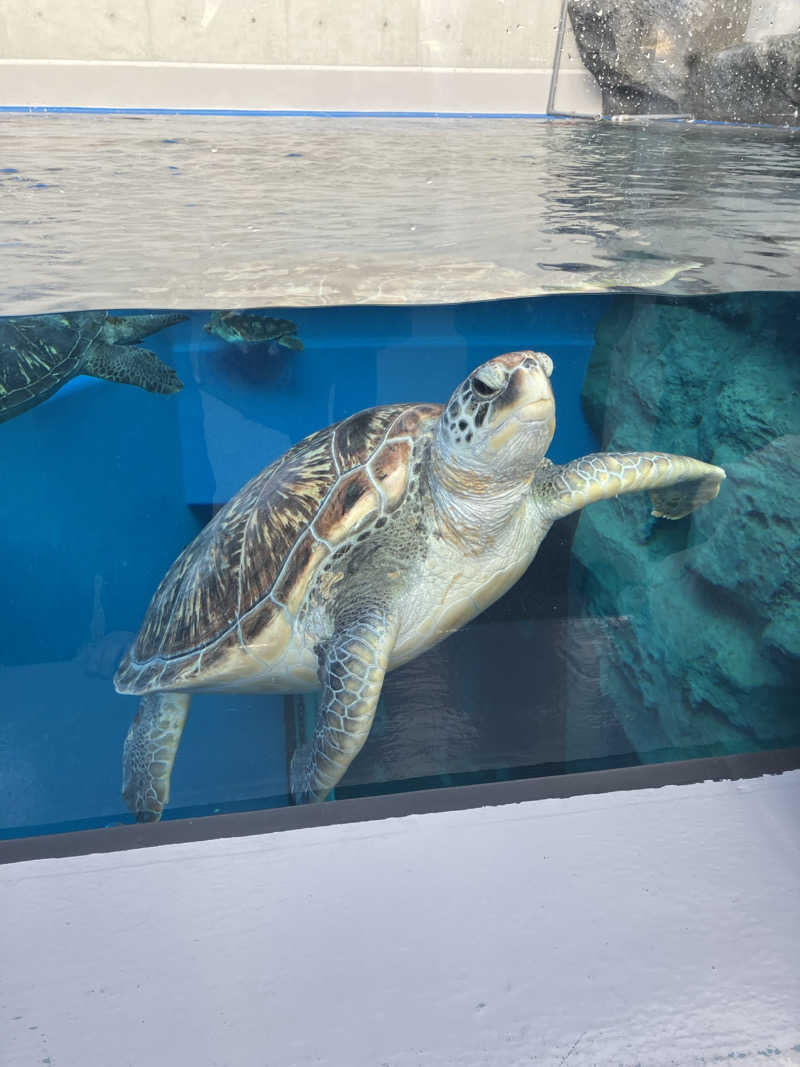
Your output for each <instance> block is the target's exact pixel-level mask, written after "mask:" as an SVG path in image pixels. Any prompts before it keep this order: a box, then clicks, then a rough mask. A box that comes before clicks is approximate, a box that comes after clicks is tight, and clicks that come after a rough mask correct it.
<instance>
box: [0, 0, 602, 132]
mask: <svg viewBox="0 0 800 1067" xmlns="http://www.w3.org/2000/svg"><path fill="white" fill-rule="evenodd" d="M560 11H561V0H534V2H530V0H403V2H401V3H383V4H380V3H379V4H377V5H376V4H375V3H374V2H370V0H277V2H273V0H71V2H70V3H68V4H66V3H64V2H63V0H37V2H36V3H32V2H31V0H3V4H2V6H0V106H3V105H5V106H9V105H23V106H30V105H49V106H59V105H61V106H69V105H72V106H112V107H113V106H134V107H136V106H140V107H158V106H162V107H245V108H246V107H252V108H267V109H322V108H324V109H332V110H342V109H345V110H350V109H353V110H425V111H432V110H451V111H474V110H478V111H486V112H508V111H514V112H525V113H541V112H543V111H544V110H545V107H546V101H547V93H548V90H549V85H550V72H551V66H552V62H553V55H554V51H555V42H556V33H557V28H558V22H559V16H560ZM567 53H568V54H565V57H564V59H563V65H562V69H563V74H562V84H563V85H564V86H565V87H568V86H569V85H570V84H571V83H574V86H575V89H574V90H570V89H569V88H567V89H566V91H567V93H568V96H569V100H572V95H574V94H575V93H577V100H578V103H579V104H582V103H583V100H582V96H581V94H582V93H583V92H586V93H589V94H591V92H592V89H593V83H592V81H591V78H590V77H589V76H588V75H587V74H586V73H585V72H584V71H583V69H582V66H581V64H580V60H579V59H578V57H577V54H576V52H575V49H574V48H573V49H567ZM570 93H572V95H570Z"/></svg>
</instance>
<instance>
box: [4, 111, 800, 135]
mask: <svg viewBox="0 0 800 1067" xmlns="http://www.w3.org/2000/svg"><path fill="white" fill-rule="evenodd" d="M0 114H14V115H34V114H38V115H197V116H203V115H219V116H228V117H231V118H248V117H257V118H258V117H260V118H320V119H356V118H357V119H545V120H547V121H549V122H553V121H575V120H577V119H584V120H586V121H597V120H603V121H606V122H610V121H611V119H612V118H613V116H611V115H597V116H594V115H570V114H568V113H559V112H554V113H553V114H551V115H547V114H544V113H543V112H538V111H508V112H500V113H496V112H493V111H303V110H288V109H286V110H275V111H264V110H258V109H255V108H253V109H250V108H211V107H209V108H188V107H48V106H45V105H38V104H37V105H35V106H27V105H23V104H6V105H0ZM637 118H638V119H639V120H641V121H642V122H645V121H647V119H648V116H647V115H640V116H637ZM650 121H651V122H671V123H682V124H683V125H687V126H731V127H733V128H735V129H746V130H747V129H764V130H782V131H784V132H785V133H798V132H800V126H789V125H777V124H775V123H771V122H734V121H732V120H729V119H684V118H679V117H677V116H676V117H675V118H670V117H666V116H665V117H664V118H658V119H651V120H650ZM615 125H617V123H615ZM619 125H628V124H627V123H619ZM631 125H635V123H631Z"/></svg>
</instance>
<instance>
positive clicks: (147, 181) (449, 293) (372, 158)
mask: <svg viewBox="0 0 800 1067" xmlns="http://www.w3.org/2000/svg"><path fill="white" fill-rule="evenodd" d="M0 131H1V132H2V145H3V150H2V154H0V197H1V199H0V249H1V250H2V263H3V276H4V285H3V286H2V290H1V291H0V313H2V314H20V313H33V312H43V311H64V310H67V309H74V308H89V307H91V308H103V307H117V308H125V307H162V308H174V307H180V308H186V307H205V308H214V307H228V306H237V307H244V306H248V307H265V306H269V305H278V306H295V307H298V306H317V305H325V304H364V303H367V304H369V303H372V304H429V303H443V302H455V301H467V300H485V299H496V298H500V297H516V296H531V295H536V294H538V293H541V292H551V291H555V292H558V291H564V290H566V291H572V290H575V289H579V290H581V289H588V290H590V291H597V290H603V289H606V288H609V287H615V286H620V285H622V286H639V287H646V288H655V289H659V290H662V291H668V292H673V293H682V294H688V293H702V292H712V291H729V290H762V291H763V290H774V289H788V288H793V287H794V285H795V279H796V277H797V273H798V263H800V186H799V185H798V182H797V172H798V163H799V162H800V141H798V134H797V133H793V132H791V131H776V130H768V129H737V128H733V127H715V126H693V125H691V124H686V123H672V122H668V123H659V124H655V123H654V124H650V125H649V126H647V127H641V126H636V127H626V126H620V125H616V124H608V123H601V122H590V121H551V122H545V121H538V120H491V119H481V120H469V119H434V118H431V119H377V118H325V117H305V118H302V117H295V118H291V117H290V118H286V117H274V116H273V117H243V118H231V117H227V116H225V117H223V116H211V117H208V116H206V117H195V116H169V115H155V116H130V115H104V116H98V115H57V116H50V115H7V116H4V117H3V118H2V120H0ZM682 268H689V269H682Z"/></svg>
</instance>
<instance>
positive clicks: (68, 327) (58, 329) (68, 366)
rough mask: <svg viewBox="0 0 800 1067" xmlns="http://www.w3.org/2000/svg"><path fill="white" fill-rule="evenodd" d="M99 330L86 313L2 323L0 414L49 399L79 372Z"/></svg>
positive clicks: (2, 320) (1, 321) (39, 316)
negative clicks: (0, 412) (37, 398)
mask: <svg viewBox="0 0 800 1067" xmlns="http://www.w3.org/2000/svg"><path fill="white" fill-rule="evenodd" d="M97 329H98V326H97V322H96V317H95V319H91V318H90V317H89V316H88V315H86V314H85V313H82V312H78V313H75V314H66V315H32V316H21V317H16V318H7V319H0V411H5V410H6V409H8V410H11V409H14V408H16V407H18V406H24V405H25V404H26V402H27V401H30V400H31V399H33V398H36V397H43V396H46V395H47V394H48V393H52V392H55V390H56V389H57V388H58V387H59V386H60V385H61V384H62V383H63V382H65V381H66V380H67V379H68V378H71V377H72V376H73V375H74V374H75V373H76V372H77V370H78V368H79V365H80V363H81V361H82V359H83V358H84V356H85V355H86V345H87V343H88V341H89V340H91V337H92V336H93V334H94V333H96V332H97Z"/></svg>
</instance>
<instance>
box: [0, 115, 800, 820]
mask: <svg viewBox="0 0 800 1067" xmlns="http://www.w3.org/2000/svg"><path fill="white" fill-rule="evenodd" d="M2 125H3V133H4V137H3V159H2V166H0V190H2V199H1V200H0V247H2V249H3V260H4V268H5V269H4V270H3V276H2V282H0V466H1V467H2V474H3V490H4V491H3V493H2V494H1V495H0V528H1V529H2V531H3V537H2V543H1V544H0V552H1V553H2V564H3V567H2V573H3V587H4V588H3V598H2V603H3V606H4V610H3V612H2V614H0V703H1V704H2V708H3V715H2V718H1V719H0V835H2V836H5V837H15V836H25V835H32V834H41V833H57V832H64V831H68V830H75V829H82V828H89V827H106V826H114V825H117V824H119V823H125V822H133V821H134V820H135V819H136V818H139V819H140V821H151V820H154V819H157V818H159V817H163V818H164V819H175V818H183V817H186V816H204V815H211V814H215V813H224V812H232V811H242V810H257V809H264V808H274V807H285V806H287V805H294V804H301V803H309V802H313V803H323V802H324V803H326V804H336V803H339V802H341V801H342V800H346V799H347V798H352V797H372V796H375V795H377V794H385V793H401V792H408V791H411V790H420V789H426V790H428V789H438V788H441V787H444V786H453V785H467V784H476V783H486V782H494V781H500V780H508V779H520V778H541V777H546V776H558V775H564V774H568V773H579V772H583V771H591V770H599V769H605V768H620V767H627V766H631V765H644V764H655V763H663V762H667V761H685V760H693V759H698V758H700V757H706V756H726V755H732V754H738V753H757V752H762V751H766V750H771V749H780V748H786V747H789V746H793V745H797V744H798V743H799V742H800V716H799V715H798V708H800V699H798V685H799V683H800V503H798V493H797V486H798V474H800V283H798V267H799V266H800V188H799V187H798V184H797V169H798V163H800V141H799V140H798V137H800V131H799V130H798V129H795V128H791V127H786V128H783V129H773V128H767V127H735V126H730V125H712V124H708V125H703V124H691V123H686V122H682V121H679V120H676V121H661V120H655V121H643V122H637V123H628V124H624V123H616V124H614V123H608V122H591V121H580V120H558V121H552V120H551V121H536V120H525V119H505V120H501V119H481V120H475V121H472V122H470V121H465V120H460V119H442V118H439V119H433V118H431V119H412V118H406V119H392V118H371V119H364V118H361V119H359V118H346V117H335V118H324V117H316V118H310V117H309V118H299V117H276V116H272V117H257V116H252V117H246V118H231V117H225V118H222V117H212V116H207V117H202V116H187V115H183V116H169V115H151V116H146V117H144V116H139V117H135V118H134V117H131V116H115V115H106V116H96V115H93V116H81V115H30V116H14V115H4V116H3V117H2ZM364 412H366V414H360V413H364ZM584 457H588V458H584ZM675 457H688V459H676V458H675ZM262 472H265V473H262ZM135 717H136V718H135ZM132 722H133V723H134V725H133V726H131V724H132ZM129 731H130V732H129ZM126 738H127V740H126ZM178 742H180V747H178ZM173 760H174V766H173ZM170 774H171V782H170ZM123 791H124V794H125V795H124V797H123Z"/></svg>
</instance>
